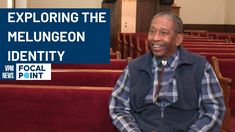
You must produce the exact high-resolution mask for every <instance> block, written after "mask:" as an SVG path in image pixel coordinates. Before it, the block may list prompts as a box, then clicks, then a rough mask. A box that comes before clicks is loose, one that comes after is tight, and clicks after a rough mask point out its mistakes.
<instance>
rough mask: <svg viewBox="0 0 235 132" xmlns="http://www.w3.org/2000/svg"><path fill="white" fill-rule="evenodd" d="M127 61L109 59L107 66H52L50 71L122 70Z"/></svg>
mask: <svg viewBox="0 0 235 132" xmlns="http://www.w3.org/2000/svg"><path fill="white" fill-rule="evenodd" d="M127 64H128V60H127V59H111V60H110V63H109V64H52V69H107V70H108V69H113V70H123V69H124V68H125V67H126V65H127Z"/></svg>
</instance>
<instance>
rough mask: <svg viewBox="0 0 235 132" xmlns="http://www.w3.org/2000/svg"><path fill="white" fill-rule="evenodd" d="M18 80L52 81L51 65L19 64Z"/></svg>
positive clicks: (17, 68)
mask: <svg viewBox="0 0 235 132" xmlns="http://www.w3.org/2000/svg"><path fill="white" fill-rule="evenodd" d="M16 80H51V64H48V63H17V64H16Z"/></svg>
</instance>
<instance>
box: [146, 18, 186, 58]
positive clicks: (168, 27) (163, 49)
mask: <svg viewBox="0 0 235 132" xmlns="http://www.w3.org/2000/svg"><path fill="white" fill-rule="evenodd" d="M182 40H183V36H182V34H177V33H176V32H175V30H174V22H173V20H172V19H171V18H170V17H168V16H158V17H155V18H154V19H153V20H152V22H151V25H150V29H149V33H148V43H149V46H150V48H151V50H152V52H153V55H154V56H155V57H158V58H167V57H169V56H171V55H173V54H174V53H175V51H176V48H177V46H179V45H180V44H181V42H182Z"/></svg>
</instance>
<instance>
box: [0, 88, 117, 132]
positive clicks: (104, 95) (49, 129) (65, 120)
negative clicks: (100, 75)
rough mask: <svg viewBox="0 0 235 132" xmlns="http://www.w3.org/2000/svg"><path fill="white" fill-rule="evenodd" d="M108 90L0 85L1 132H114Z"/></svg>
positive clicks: (115, 131)
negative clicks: (110, 116)
mask: <svg viewBox="0 0 235 132" xmlns="http://www.w3.org/2000/svg"><path fill="white" fill-rule="evenodd" d="M111 91H112V87H80V86H47V85H43V86H42V85H3V84H0V102H1V103H0V108H1V109H0V117H1V118H0V130H1V131H2V132H117V130H116V128H115V127H114V126H113V125H112V121H111V119H110V118H109V110H108V102H109V97H110V95H111Z"/></svg>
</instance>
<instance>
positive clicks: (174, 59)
mask: <svg viewBox="0 0 235 132" xmlns="http://www.w3.org/2000/svg"><path fill="white" fill-rule="evenodd" d="M178 60H179V50H178V48H177V50H176V52H175V53H174V54H173V55H172V56H170V57H168V58H167V59H166V61H167V65H168V66H170V67H171V68H175V67H176V65H177V64H178ZM152 61H153V67H154V68H155V67H157V66H158V65H159V64H160V63H161V61H162V59H159V58H155V57H153V59H152Z"/></svg>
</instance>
